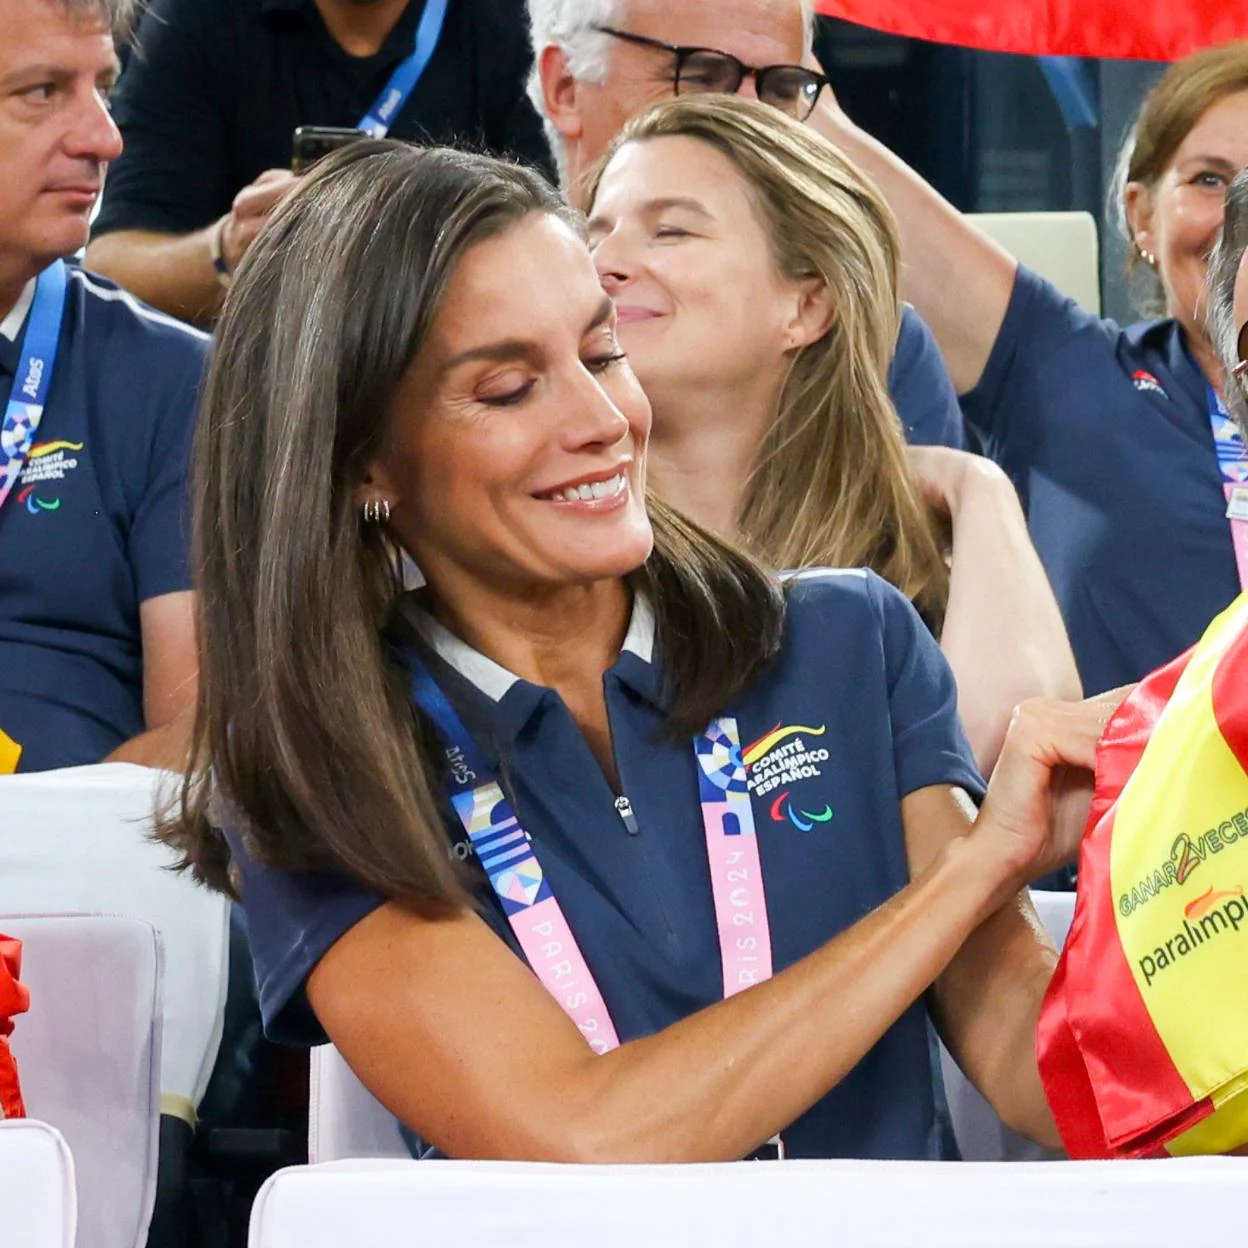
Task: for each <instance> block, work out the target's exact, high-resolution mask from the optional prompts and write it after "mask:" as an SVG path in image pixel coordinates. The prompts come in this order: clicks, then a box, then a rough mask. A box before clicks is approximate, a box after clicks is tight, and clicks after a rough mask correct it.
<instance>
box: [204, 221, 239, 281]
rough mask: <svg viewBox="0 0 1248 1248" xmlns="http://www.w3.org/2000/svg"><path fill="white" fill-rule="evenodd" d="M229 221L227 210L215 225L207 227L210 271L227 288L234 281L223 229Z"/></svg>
mask: <svg viewBox="0 0 1248 1248" xmlns="http://www.w3.org/2000/svg"><path fill="white" fill-rule="evenodd" d="M229 223H230V214H229V213H228V212H227V213H226V214H225V216H223V217H222V218H221V219H220V220H219V221H218V222H217V223H216V224H215V225H213V226H211V227H209V232H208V256H209V259H210V260H211V261H212V271H213V272H214V273H215V274H216V277H217V281H218V282H219V283H220V284H221V285H222V286H224V287H225V288H226V289H227V290H228V289H229V288H230V284H231V283H232V282H233V281H234V266H233V265H232V264H230V262H229V258H228V257H227V255H226V250H225V231H226V227H227V226H228V225H229Z"/></svg>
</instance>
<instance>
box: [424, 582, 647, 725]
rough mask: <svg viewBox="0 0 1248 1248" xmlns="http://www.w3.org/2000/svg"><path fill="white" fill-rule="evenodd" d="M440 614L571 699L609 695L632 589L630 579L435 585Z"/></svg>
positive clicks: (467, 637) (483, 648)
mask: <svg viewBox="0 0 1248 1248" xmlns="http://www.w3.org/2000/svg"><path fill="white" fill-rule="evenodd" d="M431 599H432V601H431V604H430V605H431V607H432V610H433V615H434V618H435V619H437V621H438V622H439V623H440V624H442V625H443V626H444V627H446V628H448V629H449V630H450V631H451V632H453V633H454V634H455V636H457V637H458V638H459V639H460V640H461V641H464V642H467V644H468V645H470V646H471V647H472V648H473V649H474V650H478V651H480V652H481V653H482V654H484V655H486V656H487V657H488V658H491V659H493V660H494V662H495V663H497V664H499V665H500V666H501V667H505V668H506V669H507V670H508V671H509V672H514V673H515V674H516V675H517V676H519V677H521V678H522V679H523V680H527V681H529V682H530V683H532V684H535V685H544V686H546V687H548V688H551V689H555V690H557V691H558V692H559V693H560V695H561V696H562V697H563V699H564V701H565V702H567V703H568V705H569V706H573V705H579V704H581V703H583V702H584V701H585V699H586V697H596V698H597V700H598V701H601V699H602V676H603V673H604V672H605V671H606V670H607V669H608V668H609V667H610V666H611V665H612V664H613V663H614V662H615V660H616V659H617V658H618V657H619V653H620V648H621V647H622V646H623V644H624V635H625V633H627V631H628V623H629V616H630V612H631V608H632V591H631V590H630V589H629V587H628V585H627V583H626V582H624V581H622V580H604V581H595V582H593V583H592V584H589V585H576V586H570V587H563V588H559V589H555V590H548V591H543V592H540V593H534V594H525V595H512V594H506V593H498V592H495V591H494V590H493V589H490V590H484V591H483V590H482V589H481V588H480V586H479V585H477V586H473V587H471V588H470V589H468V592H457V589H456V588H455V587H446V586H445V582H444V581H443V582H442V583H441V585H440V586H439V588H437V589H433V588H432V587H431Z"/></svg>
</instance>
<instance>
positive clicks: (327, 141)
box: [290, 126, 368, 173]
mask: <svg viewBox="0 0 1248 1248" xmlns="http://www.w3.org/2000/svg"><path fill="white" fill-rule="evenodd" d="M366 138H368V135H366V134H365V133H364V131H363V130H353V129H350V128H349V127H346V126H300V127H299V128H298V129H297V130H296V131H295V140H294V147H293V151H292V155H291V160H290V167H291V168H292V169H293V170H294V171H295V172H296V173H302V172H303V171H304V170H305V169H307V168H308V166H309V165H312V164H315V163H316V161H318V160H320V158H321V157H322V156H328V155H329V153H330V152H332V151H334V150H336V149H337V148H340V147H346V146H347V144H348V143H354V142H355V141H356V140H357V139H366Z"/></svg>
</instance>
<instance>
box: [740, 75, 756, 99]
mask: <svg viewBox="0 0 1248 1248" xmlns="http://www.w3.org/2000/svg"><path fill="white" fill-rule="evenodd" d="M737 94H738V95H740V96H743V97H744V98H745V99H747V100H756V99H758V79H757V77H756V76H755V75H754V74H746V76H745V77H744V78H742V79H741V85H740V86H739V87H738V88H737Z"/></svg>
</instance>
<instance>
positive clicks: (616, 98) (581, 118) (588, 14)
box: [528, 0, 965, 447]
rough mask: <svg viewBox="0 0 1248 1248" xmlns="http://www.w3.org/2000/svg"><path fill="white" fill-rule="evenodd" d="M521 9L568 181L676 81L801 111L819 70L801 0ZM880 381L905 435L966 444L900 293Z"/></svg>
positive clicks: (946, 387)
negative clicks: (885, 373) (885, 380)
mask: <svg viewBox="0 0 1248 1248" xmlns="http://www.w3.org/2000/svg"><path fill="white" fill-rule="evenodd" d="M528 8H529V33H530V39H531V41H532V44H533V72H532V75H531V77H530V79H529V96H530V98H531V99H532V101H533V103H534V105H535V106H536V108H537V111H538V113H539V114H540V115H541V117H542V119H543V122H544V125H545V129H546V135H547V138H548V140H549V141H550V145H551V149H552V151H553V153H554V156H555V161H556V164H557V165H558V167H559V172H560V177H561V178H562V180H563V184H564V187H565V188H570V187H574V186H575V185H576V184H577V182H578V181H579V180H580V178H581V177H582V176H583V175H584V173H585V172H586V170H587V169H589V168H590V166H591V165H592V164H593V163H594V161H596V160H597V159H598V157H599V156H601V155H602V153H603V152H604V151H605V150H606V148H607V146H608V145H609V144H610V142H611V140H612V139H613V138H614V137H615V134H616V133H617V131H618V130H619V129H620V128H621V127H622V126H623V125H624V123H625V122H626V121H628V119H629V118H630V117H632V116H634V115H635V114H637V113H639V112H641V111H642V110H643V109H645V108H646V107H648V106H649V105H650V104H653V103H656V102H657V101H659V100H662V99H667V98H669V97H670V96H672V95H674V94H677V93H678V92H679V93H680V94H689V93H692V92H695V91H703V92H705V91H721V92H737V93H739V94H741V95H747V96H750V97H753V98H758V99H762V100H763V101H764V102H766V103H769V104H774V105H775V106H776V107H778V108H781V109H783V110H784V111H785V112H788V113H790V114H791V115H793V116H796V117H797V118H798V119H799V120H803V121H804V120H805V119H806V117H807V116H808V115H809V113H810V111H811V109H812V108H813V107H814V104H815V101H816V99H817V98H818V95H819V92H820V90H821V89H822V87H823V84H824V81H825V80H824V78H823V76H822V74H820V73H819V72H818V71H817V70H812V69H809V68H807V66H808V65H809V64H811V61H810V56H809V53H810V47H811V35H812V30H813V9H812V6H811V3H810V0H679V3H673V2H672V0H528ZM889 389H890V391H891V393H892V398H893V403H894V405H895V406H896V408H897V411H898V414H899V415H900V417H901V421H902V424H903V425H904V426H905V431H906V437H907V439H908V440H909V441H910V442H912V443H915V444H918V445H937V446H954V447H962V446H964V445H965V435H964V433H963V424H962V412H961V409H960V407H959V406H958V401H957V396H956V395H955V394H954V390H953V383H952V382H951V381H950V380H949V374H948V371H947V370H946V368H945V365H944V361H943V359H942V358H941V355H940V351H939V349H938V348H937V346H936V341H935V339H934V338H933V336H932V334H931V331H930V330H928V328H927V326H926V325H924V324H923V322H922V321H921V320H920V319H919V316H918V313H917V312H915V311H914V309H913V308H911V307H910V306H909V305H908V304H907V305H906V307H905V309H904V312H903V316H902V323H901V332H900V335H899V337H898V339H897V350H896V353H895V355H894V357H893V362H892V367H891V368H890V370H889Z"/></svg>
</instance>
